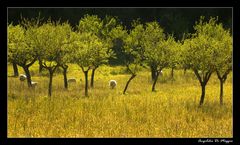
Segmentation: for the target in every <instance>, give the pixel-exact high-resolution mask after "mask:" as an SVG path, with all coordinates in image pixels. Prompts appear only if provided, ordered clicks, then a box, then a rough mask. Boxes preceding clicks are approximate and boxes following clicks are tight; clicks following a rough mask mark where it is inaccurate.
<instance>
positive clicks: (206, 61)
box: [183, 17, 220, 106]
mask: <svg viewBox="0 0 240 145" xmlns="http://www.w3.org/2000/svg"><path fill="white" fill-rule="evenodd" d="M194 30H195V31H196V32H195V33H194V34H193V35H192V37H191V38H188V39H186V40H185V41H184V44H183V47H185V48H184V50H185V52H184V54H185V62H188V65H189V66H190V68H191V69H192V70H193V72H194V74H195V75H196V77H197V79H198V80H199V83H200V85H201V88H202V94H201V97H200V103H199V105H200V106H201V105H202V104H203V103H204V98H205V90H206V85H207V83H208V81H209V79H210V77H211V75H212V73H213V72H214V68H215V63H216V62H215V61H214V58H215V57H216V54H217V53H216V49H217V48H218V45H216V44H217V43H216V39H217V38H218V37H220V36H219V35H218V34H219V33H217V31H218V24H216V19H215V18H211V19H210V20H209V21H208V22H204V17H201V18H200V20H199V22H197V23H196V25H195V26H194Z"/></svg>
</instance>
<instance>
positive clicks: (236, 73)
mask: <svg viewBox="0 0 240 145" xmlns="http://www.w3.org/2000/svg"><path fill="white" fill-rule="evenodd" d="M0 3H1V6H0V7H1V11H0V15H1V18H3V19H2V20H1V23H0V28H1V31H0V32H1V39H0V42H1V43H0V44H1V47H0V51H1V52H0V55H1V56H0V61H1V62H0V65H1V66H0V71H1V76H0V83H1V87H0V89H1V91H0V94H1V95H0V96H1V97H0V107H1V108H0V110H1V117H0V118H1V123H0V125H1V126H0V131H1V132H0V138H1V141H0V144H1V143H3V144H18V143H20V144H26V143H27V144H28V143H31V144H48V143H56V144H81V143H83V144H93V143H94V144H127V143H131V144H132V143H134V144H139V143H140V144H203V143H199V142H198V140H199V139H203V140H206V139H209V140H214V139H219V140H221V139H222V138H78V139H74V138H51V139H50V138H31V139H30V138H7V104H6V103H7V97H6V96H7V85H6V84H7V74H6V72H7V49H6V48H7V44H6V42H7V40H6V39H7V37H6V36H7V29H6V28H7V7H76V6H79V7H106V5H107V7H232V8H233V138H225V139H226V140H229V141H231V140H232V141H233V142H231V143H230V144H240V139H239V137H240V133H239V129H240V127H239V125H238V124H239V123H240V119H239V117H238V113H239V112H240V107H239V106H238V105H239V104H240V102H239V97H240V95H239V89H240V85H238V83H239V82H240V64H239V62H240V61H239V59H240V53H239V52H238V51H239V49H240V48H239V47H240V44H239V42H240V40H239V38H240V6H239V4H240V3H239V2H238V0H232V1H230V0H228V1H220V0H219V1H214V0H208V1H207V0H201V1H200V0H198V1H194V0H192V1H190V0H189V1H180V0H179V1H176V2H174V1H162V2H157V1H145V2H143V1H138V2H137V4H136V2H135V1H132V3H129V1H126V0H125V1H120V2H116V1H113V0H112V1H101V2H100V1H98V2H90V1H88V2H81V1H79V2H77V1H76V2H71V1H68V2H67V3H66V1H57V2H56V1H55V2H54V1H53V3H50V2H49V1H47V0H42V1H41V0H40V1H37V2H36V1H13V0H10V1H0ZM76 3H78V4H76ZM204 144H208V143H204ZM219 144H225V143H219Z"/></svg>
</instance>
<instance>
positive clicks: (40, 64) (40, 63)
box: [38, 58, 43, 73]
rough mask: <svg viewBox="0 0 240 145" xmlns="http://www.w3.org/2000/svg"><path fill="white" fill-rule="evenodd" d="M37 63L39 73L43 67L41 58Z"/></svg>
mask: <svg viewBox="0 0 240 145" xmlns="http://www.w3.org/2000/svg"><path fill="white" fill-rule="evenodd" d="M38 64H39V73H41V72H42V69H43V64H42V60H41V59H40V58H39V59H38Z"/></svg>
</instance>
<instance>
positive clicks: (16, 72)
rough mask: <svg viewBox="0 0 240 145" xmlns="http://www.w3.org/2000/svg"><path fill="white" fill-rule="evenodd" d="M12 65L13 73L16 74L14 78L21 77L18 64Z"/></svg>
mask: <svg viewBox="0 0 240 145" xmlns="http://www.w3.org/2000/svg"><path fill="white" fill-rule="evenodd" d="M12 65H13V72H14V75H13V76H14V77H17V76H18V75H19V73H18V67H17V64H16V63H15V62H13V63H12Z"/></svg>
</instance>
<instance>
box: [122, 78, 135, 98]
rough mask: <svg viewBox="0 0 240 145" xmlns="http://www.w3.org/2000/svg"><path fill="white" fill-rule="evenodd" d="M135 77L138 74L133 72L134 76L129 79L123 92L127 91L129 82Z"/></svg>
mask: <svg viewBox="0 0 240 145" xmlns="http://www.w3.org/2000/svg"><path fill="white" fill-rule="evenodd" d="M135 77H136V75H135V74H132V76H131V77H130V79H129V80H128V81H127V84H126V86H125V88H124V91H123V94H125V93H126V91H127V88H128V85H129V83H130V82H131V80H132V79H133V78H135Z"/></svg>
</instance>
